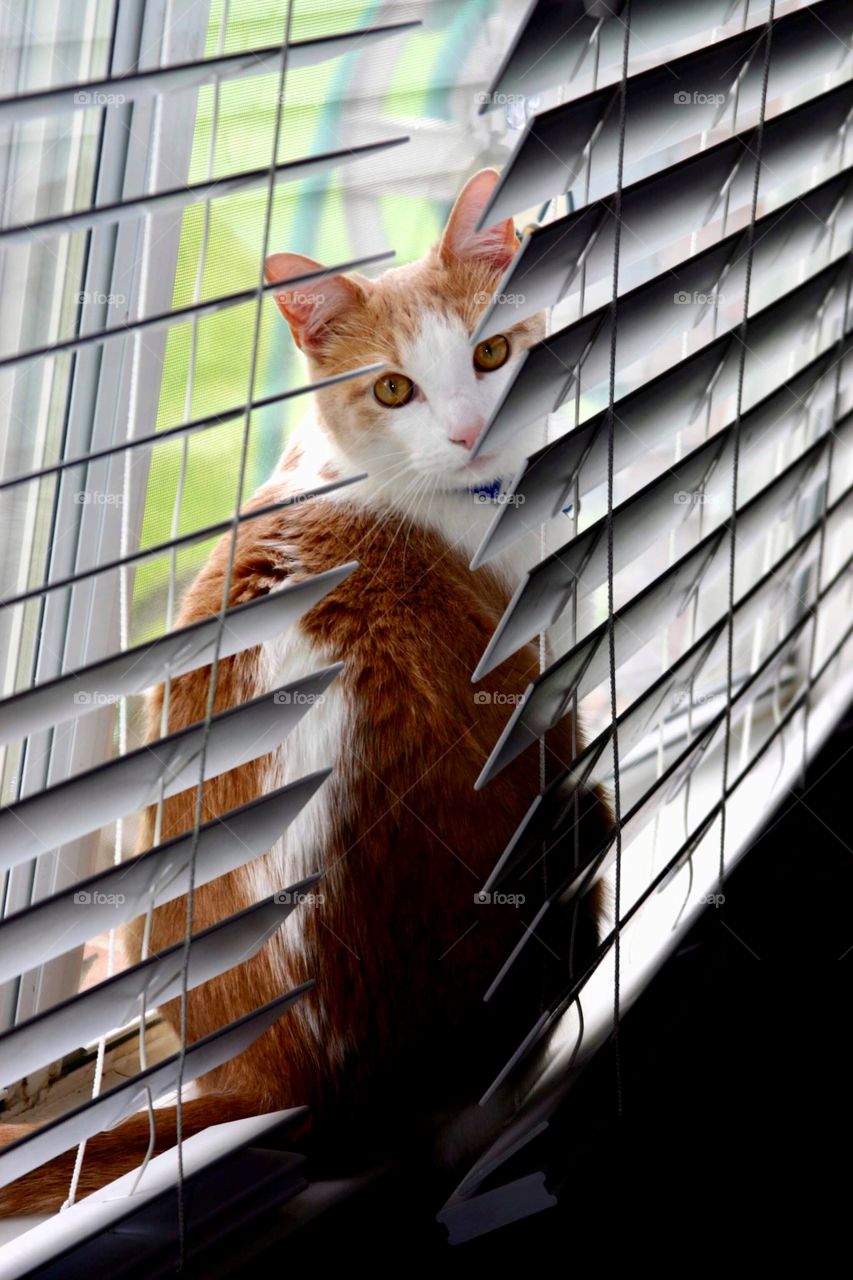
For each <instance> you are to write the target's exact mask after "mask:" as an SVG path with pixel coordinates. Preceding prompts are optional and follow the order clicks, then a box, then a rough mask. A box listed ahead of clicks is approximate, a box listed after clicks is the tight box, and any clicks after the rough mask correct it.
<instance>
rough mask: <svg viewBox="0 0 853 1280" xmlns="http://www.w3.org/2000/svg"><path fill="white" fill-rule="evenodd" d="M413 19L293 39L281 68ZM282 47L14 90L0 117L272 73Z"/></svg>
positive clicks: (335, 53) (375, 39) (357, 44)
mask: <svg viewBox="0 0 853 1280" xmlns="http://www.w3.org/2000/svg"><path fill="white" fill-rule="evenodd" d="M419 25H420V24H419V23H418V22H401V23H396V24H394V25H393V26H387V27H370V28H366V29H364V30H360V31H346V32H343V33H342V34H339V35H332V36H320V37H319V38H316V39H313V40H294V41H293V43H292V44H288V46H287V69H288V71H298V70H299V68H300V67H311V66H315V65H316V64H317V63H320V62H325V61H326V60H327V59H329V58H338V57H341V56H342V55H343V54H345V53H350V52H352V51H353V50H354V49H366V48H369V47H370V46H371V45H374V44H378V43H379V42H380V41H382V40H386V39H387V38H388V37H389V36H395V35H399V34H401V33H403V32H407V31H412V30H414V29H415V28H416V27H418V26H419ZM282 57H283V54H282V46H281V45H280V44H277V45H267V46H265V47H264V48H261V49H247V50H245V51H244V52H242V53H228V54H223V55H221V56H220V57H218V58H205V59H203V60H201V61H199V62H185V63H180V64H175V65H172V66H168V65H167V66H165V67H153V68H152V69H151V70H149V71H135V72H131V73H130V74H129V75H121V76H112V77H108V78H107V79H104V80H87V81H80V82H78V83H77V84H69V85H62V86H61V87H59V88H56V89H42V90H37V91H34V92H32V93H24V94H20V95H19V96H17V97H14V98H2V99H0V121H2V122H3V124H5V125H8V124H11V123H12V122H13V121H20V120H29V119H32V118H33V117H38V116H46V115H54V114H55V113H57V112H59V113H61V114H63V115H64V114H65V113H66V112H70V111H83V110H85V109H86V108H87V107H109V106H115V105H121V104H124V103H125V102H128V101H132V100H135V99H138V98H141V97H148V96H150V95H152V94H157V93H165V92H167V91H168V92H176V91H178V90H182V89H198V88H201V86H202V85H206V84H213V83H214V82H215V81H216V80H220V79H228V80H234V79H238V78H240V77H242V76H256V75H275V74H276V73H278V72H280V71H281V63H282Z"/></svg>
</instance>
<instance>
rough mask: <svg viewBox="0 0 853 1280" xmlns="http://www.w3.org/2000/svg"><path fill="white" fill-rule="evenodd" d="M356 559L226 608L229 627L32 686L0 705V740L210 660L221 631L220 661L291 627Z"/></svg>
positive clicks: (192, 631)
mask: <svg viewBox="0 0 853 1280" xmlns="http://www.w3.org/2000/svg"><path fill="white" fill-rule="evenodd" d="M357 567H358V564H357V562H356V561H354V560H353V561H350V563H349V564H345V565H341V566H340V567H339V568H336V569H328V570H326V572H324V573H320V574H317V575H316V576H315V577H313V578H306V579H304V581H302V582H296V583H293V584H292V585H287V586H285V587H283V588H282V589H281V590H280V591H271V592H270V593H269V594H268V595H265V596H261V597H259V598H258V599H256V600H251V601H249V602H248V603H247V604H242V605H238V606H236V608H233V609H229V610H228V611H227V612H226V614H225V620H224V624H222V625H221V624H220V620H219V618H218V617H217V616H212V617H210V618H205V619H203V620H202V621H201V622H195V623H193V624H192V625H191V626H188V627H181V628H179V629H178V630H176V631H170V632H168V633H167V634H166V635H164V636H161V637H159V638H158V639H156V640H152V641H146V642H144V643H143V644H139V645H135V646H134V647H133V648H132V649H125V650H124V651H123V652H122V653H118V654H115V655H114V656H113V657H111V658H105V659H104V660H103V661H102V662H94V663H92V664H91V666H88V667H84V668H83V669H82V670H80V671H75V672H71V673H70V674H68V675H65V676H59V677H58V678H57V679H56V680H51V681H50V682H49V683H46V684H42V685H35V686H34V687H33V688H31V689H25V690H24V691H23V692H21V693H17V694H14V695H13V696H12V697H10V698H6V699H5V700H4V701H2V702H0V744H3V743H6V742H12V741H14V739H15V738H22V737H24V736H25V735H26V734H33V733H37V732H38V731H39V730H41V729H46V728H49V727H50V726H51V725H55V724H61V723H62V722H63V721H65V720H71V719H76V718H77V717H78V716H81V715H85V714H86V713H87V712H89V711H92V710H94V709H96V708H97V707H99V706H103V705H104V704H105V703H108V702H114V701H116V700H117V699H118V698H121V697H126V696H128V695H129V694H134V693H141V692H142V691H143V690H144V689H150V688H151V687H152V685H155V684H159V682H160V681H161V680H165V679H166V677H167V676H170V677H171V678H172V679H174V678H175V677H177V676H182V675H186V674H187V672H188V671H194V670H196V669H197V668H198V667H203V666H206V665H208V664H209V663H210V662H211V661H212V658H213V653H214V649H215V646H216V637H217V635H218V634H219V631H220V625H221V630H222V641H221V644H220V648H219V657H220V658H230V657H232V656H233V655H234V654H235V653H239V652H241V651H242V650H244V649H249V648H251V647H252V646H253V645H256V644H262V643H263V642H264V641H265V640H269V639H271V638H272V637H273V636H275V635H278V634H279V633H280V632H282V631H283V630H284V629H285V628H286V627H290V626H293V624H294V623H295V622H297V621H298V620H299V618H301V617H302V615H303V614H304V613H305V612H306V611H307V610H308V609H311V608H312V607H313V606H314V605H315V604H317V603H318V602H319V601H320V600H322V599H323V597H324V596H326V595H328V593H329V592H330V591H333V590H334V589H335V588H336V587H337V586H339V585H340V583H342V582H344V581H345V580H346V579H347V578H348V577H349V575H350V574H351V573H352V572H353V570H354V569H356V568H357Z"/></svg>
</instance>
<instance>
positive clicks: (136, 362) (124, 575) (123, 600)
mask: <svg viewBox="0 0 853 1280" xmlns="http://www.w3.org/2000/svg"><path fill="white" fill-rule="evenodd" d="M171 25H172V24H171V0H167V4H166V8H165V11H164V15H163V48H162V56H164V57H167V55H168V40H169V34H170V31H171ZM162 124H163V116H162V106H161V104H160V102H159V100H158V103H157V105H156V107H155V110H154V122H153V128H152V142H151V149H150V156H151V161H150V165H149V168H148V174H147V185H148V186H149V187H154V186H156V180H157V165H158V160H159V156H160V138H161V135H162ZM150 258H151V219H150V217H147V216H146V217H144V218H143V222H142V253H141V257H140V266H139V298H138V306H137V311H138V314H139V315H144V313H145V302H146V295H147V293H148V282H149V279H150V266H151V262H150ZM141 359H142V334H141V333H139V332H138V331H137V332H135V333H134V335H133V340H132V346H131V358H130V385H129V388H128V407H127V439H133V437H134V436H135V435H136V427H137V415H138V408H139V376H140V372H139V366H140V362H141ZM132 463H133V454H132V452H127V453H125V455H124V458H123V459H122V503H121V521H120V532H119V552H120V556H121V558H122V560H123V561H125V563H124V564H122V566H121V569H120V570H119V610H118V614H119V649H120V651H122V652H124V651H126V650H127V649H128V648H129V647H130V604H131V602H130V581H129V571H130V565H129V563H128V562H127V561H128V559H129V551H130V508H131V497H132V485H131V468H132ZM117 715H118V733H117V737H118V743H117V747H118V755H119V756H120V757H121V756H124V755H126V754H127V741H128V738H127V728H128V725H127V695H123V696H122V697H120V698H119V699H118V706H117ZM123 846H124V819H123V818H118V819H117V820H116V824H115V838H114V844H113V866H119V865H120V864H121V862H122V860H123V859H122V854H123ZM115 955H116V929H115V926H113V927H112V928H111V929H110V931H109V934H108V941H107V962H106V970H107V973H106V976H107V978H111V977H112V976H113V972H114V970H115ZM145 1017H146V1011H145V998H144V996H143V997H142V1000H141V1003H140V1023H139V1054H140V1065H141V1066H142V1068H143V1070H144V1069H145V1065H146V1053H145ZM106 1052H107V1039H106V1035H102V1036H100V1037H99V1039H98V1049H97V1054H96V1058H95V1072H94V1078H93V1080H92V1095H91V1096H92V1098H97V1097H98V1096H99V1095H100V1092H101V1089H102V1087H103V1079H104V1066H105V1062H106ZM146 1093H147V1102H148V1123H149V1131H150V1138H149V1144H148V1152H147V1154H146V1156H145V1159H144V1161H143V1163H142V1166H141V1168H140V1170H139V1175H138V1177H137V1180H136V1181H137V1182H138V1181H139V1178H141V1177H142V1175H143V1173H144V1172H145V1169H146V1168H147V1165H148V1161H149V1160H150V1158H151V1152H152V1150H153V1147H154V1134H155V1118H154V1101H153V1099H152V1097H151V1091H150V1090H146ZM85 1155H86V1139H85V1138H84V1139H83V1141H82V1142H80V1143H79V1145H78V1147H77V1152H76V1155H75V1157H74V1167H73V1169H72V1171H71V1180H70V1183H69V1187H68V1195H67V1197H66V1199H65V1201H64V1203H63V1204H62V1209H70V1208H71V1206H72V1205H73V1204H74V1202H75V1200H76V1198H77V1188H78V1186H79V1183H80V1176H81V1174H82V1172H83V1160H84V1157H85ZM135 1189H136V1184H134V1190H135Z"/></svg>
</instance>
